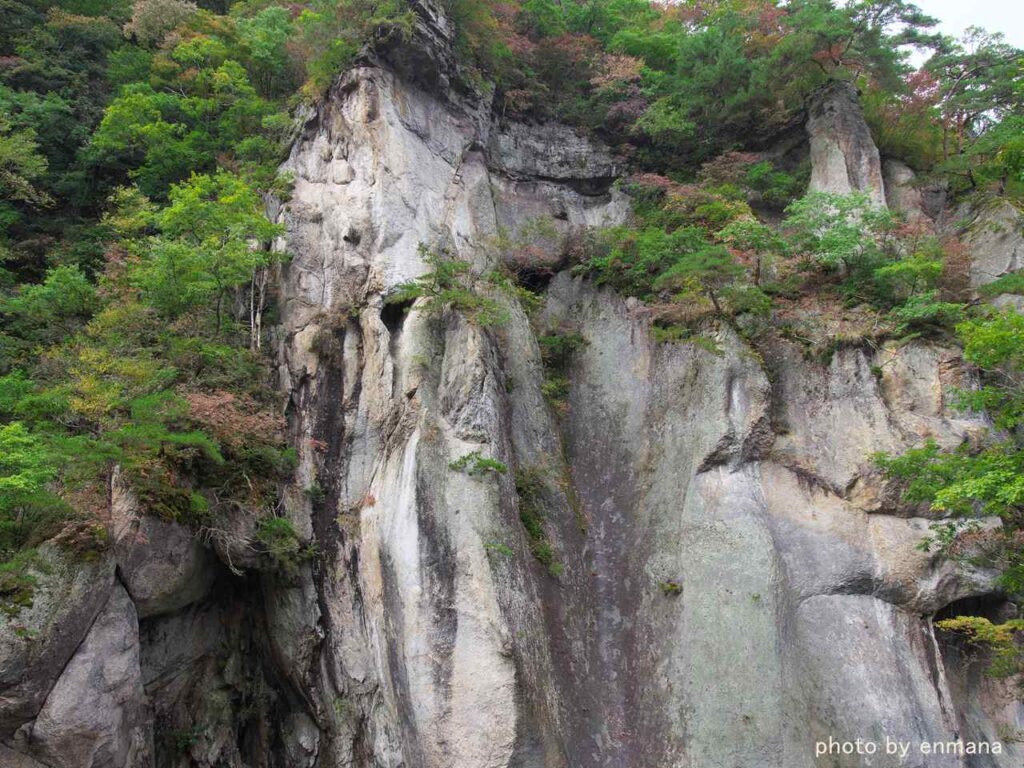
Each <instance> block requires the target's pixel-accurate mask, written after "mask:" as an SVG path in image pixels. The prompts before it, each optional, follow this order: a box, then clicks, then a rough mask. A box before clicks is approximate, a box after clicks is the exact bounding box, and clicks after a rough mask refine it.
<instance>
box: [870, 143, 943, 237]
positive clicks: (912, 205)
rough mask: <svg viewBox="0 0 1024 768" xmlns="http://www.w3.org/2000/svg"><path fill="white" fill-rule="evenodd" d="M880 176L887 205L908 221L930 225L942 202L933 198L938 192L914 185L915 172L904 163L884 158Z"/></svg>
mask: <svg viewBox="0 0 1024 768" xmlns="http://www.w3.org/2000/svg"><path fill="white" fill-rule="evenodd" d="M882 178H883V181H884V188H885V200H886V203H887V204H888V206H889V207H890V208H891V209H892V210H894V211H898V212H899V213H902V214H903V216H904V217H905V218H906V220H907V221H908V222H910V223H914V224H921V225H924V226H926V227H930V226H931V224H932V219H934V218H936V216H937V215H938V213H939V212H940V211H941V209H942V202H941V201H940V202H939V203H938V205H936V201H935V200H934V199H933V198H934V197H935V196H936V194H938V193H939V190H937V189H936V188H934V187H931V188H927V189H923V190H922V189H920V188H918V187H917V186H916V184H915V181H916V178H917V176H916V174H915V173H914V171H913V170H911V168H910V166H908V165H907V164H906V163H901V162H900V161H899V160H893V159H891V158H886V160H885V161H884V162H883V163H882Z"/></svg>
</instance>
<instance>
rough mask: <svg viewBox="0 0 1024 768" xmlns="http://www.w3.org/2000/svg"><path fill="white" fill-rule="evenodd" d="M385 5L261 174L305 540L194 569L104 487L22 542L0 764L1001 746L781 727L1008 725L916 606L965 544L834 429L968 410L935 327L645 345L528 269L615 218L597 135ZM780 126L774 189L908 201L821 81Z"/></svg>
mask: <svg viewBox="0 0 1024 768" xmlns="http://www.w3.org/2000/svg"><path fill="white" fill-rule="evenodd" d="M415 6H416V8H417V9H418V13H419V19H420V22H419V24H418V26H417V30H416V33H415V36H414V39H413V41H412V42H411V43H410V46H411V48H410V52H409V54H408V56H405V57H404V58H403V56H399V55H398V54H399V52H398V51H395V50H388V49H387V48H386V46H385V48H384V49H383V50H381V51H377V52H376V53H375V54H374V55H370V54H367V55H366V56H365V57H364V60H363V65H362V66H360V67H358V68H356V69H354V70H352V71H351V72H349V73H347V74H346V75H344V76H343V77H342V78H340V80H339V81H338V82H337V83H336V85H335V87H334V88H333V89H332V91H331V94H330V97H329V98H328V99H327V100H326V101H325V102H324V103H323V104H322V105H320V106H319V107H318V108H317V109H316V110H314V111H311V112H310V113H309V114H308V116H307V117H308V119H307V120H306V122H305V124H304V125H303V127H302V129H301V131H300V134H299V136H298V139H297V141H296V143H295V145H294V147H293V149H292V152H291V155H290V157H289V159H288V161H287V163H286V164H285V170H287V171H290V172H291V173H292V174H293V175H294V178H295V189H294V194H293V196H292V198H291V199H290V200H289V201H288V202H287V203H282V204H272V205H271V210H272V211H273V212H274V214H275V216H277V217H278V219H279V220H280V221H281V222H282V223H284V224H285V225H286V229H287V234H286V235H285V236H284V238H283V243H282V244H281V245H282V246H284V247H285V248H286V249H287V250H288V252H289V253H291V254H292V256H293V258H292V260H291V261H290V263H288V264H287V265H286V266H284V267H282V268H281V271H280V274H279V275H278V278H279V288H280V296H281V327H280V329H279V332H278V334H277V339H278V349H277V356H278V366H279V367H278V378H279V380H280V382H281V385H282V388H283V390H284V391H285V392H286V394H287V395H288V398H289V405H288V416H289V425H290V427H289V428H290V432H291V439H292V441H293V444H294V445H295V447H296V450H297V453H298V457H299V464H298V469H297V473H296V481H295V483H294V486H292V487H289V488H287V489H285V490H284V492H283V495H282V501H283V503H282V507H283V509H282V512H283V514H286V515H287V516H288V517H289V519H290V520H291V522H292V523H293V524H294V526H295V529H296V531H297V532H298V534H299V536H300V539H301V540H302V542H303V543H304V544H305V543H309V544H311V545H313V549H314V551H315V555H314V556H313V557H312V558H310V559H309V560H308V561H305V562H303V563H302V564H301V566H300V567H298V568H297V569H296V570H295V572H293V573H271V572H264V573H255V572H247V571H253V570H254V569H255V567H256V566H257V565H258V561H257V559H256V558H255V556H254V554H253V552H252V551H251V548H249V547H248V546H247V545H246V541H247V540H248V539H250V538H251V536H252V533H253V529H254V525H255V523H254V520H253V519H252V518H250V517H245V516H242V515H240V516H239V517H238V519H237V520H232V521H231V523H230V526H229V529H228V530H227V531H225V532H224V536H223V537H222V539H214V541H213V542H212V547H213V549H215V550H216V552H217V554H218V555H219V556H220V559H221V561H222V562H223V565H221V564H218V563H217V562H216V560H215V558H213V557H211V554H210V552H209V551H207V549H206V548H204V547H203V546H200V544H199V543H197V542H196V540H195V539H193V538H192V537H191V536H190V535H189V534H188V532H187V531H185V530H184V529H182V528H180V527H177V526H174V525H171V524H169V523H163V522H160V521H156V520H152V519H149V518H146V517H145V516H144V515H141V514H140V510H138V509H137V508H136V506H137V505H135V503H134V501H133V500H132V499H131V498H130V496H128V495H127V494H125V493H124V492H123V491H122V490H121V489H120V488H119V487H118V486H117V484H116V483H115V490H116V493H115V495H114V504H113V507H114V521H113V522H114V528H115V534H116V535H115V540H114V547H113V551H112V553H111V555H110V556H109V557H107V558H106V559H102V560H100V561H98V562H95V563H92V564H91V565H87V566H82V565H81V564H79V565H74V564H72V563H70V562H68V563H65V562H64V561H63V560H62V559H61V558H62V556H61V555H60V554H59V553H58V552H56V551H50V550H48V549H46V550H44V553H45V556H46V558H47V560H48V561H50V562H51V563H52V564H54V566H55V567H53V568H51V569H50V571H49V572H48V573H46V574H41V576H40V588H39V590H38V594H37V599H36V602H35V604H34V605H33V606H32V607H31V608H30V609H26V610H24V611H23V612H22V613H21V615H19V617H18V623H17V624H14V623H12V622H0V764H2V765H4V766H6V765H8V764H10V765H11V766H12V768H100V767H101V766H102V767H103V768H108V767H109V768H136V767H137V766H138V767H139V768H141V767H142V766H146V768H149V766H153V767H154V768H224V767H225V766H227V767H229V768H246V767H247V766H252V768H257V767H258V768H278V767H279V766H281V767H283V768H411V767H415V768H621V767H622V766H629V768H666V767H671V768H711V767H712V766H727V767H728V768H817V766H821V765H826V764H827V765H834V766H843V768H847V767H849V768H854V767H856V768H868V767H869V766H870V767H872V768H878V766H884V767H885V768H889V767H890V766H892V768H895V767H896V766H904V768H905V767H906V766H920V768H925V766H928V768H931V767H932V766H940V767H944V766H953V765H956V766H964V768H1013V767H1015V766H1019V765H1020V764H1021V761H1022V759H1024V753H1022V749H1021V746H1020V745H1019V744H1012V743H1009V742H1007V743H1005V744H1004V745H1003V747H1004V750H1003V754H1002V755H1000V756H992V757H990V758H986V759H985V760H983V761H967V760H962V759H959V758H957V759H951V758H938V759H936V758H932V759H925V758H922V757H921V756H920V754H915V755H913V756H912V757H910V758H908V759H906V760H903V761H899V760H895V759H892V758H889V757H867V756H863V755H860V756H857V755H853V756H849V755H840V756H838V757H835V758H834V759H833V758H829V761H828V762H822V760H816V759H815V743H816V742H817V741H820V740H824V739H827V738H829V737H834V738H836V739H839V740H847V739H849V740H855V739H862V740H873V741H877V740H881V739H884V738H885V737H887V736H888V737H890V738H892V739H899V740H901V741H909V742H911V743H912V744H914V745H915V746H916V745H917V744H919V743H920V742H923V741H949V740H953V739H956V738H958V737H962V738H965V739H974V740H989V741H991V740H996V739H1000V738H1003V734H1006V733H1011V732H1012V730H1013V729H1015V728H1021V727H1022V726H1024V706H1022V705H1021V703H1020V702H1019V701H1018V700H1017V699H1015V698H1014V692H1013V689H1012V688H1011V687H1010V686H1009V685H1003V684H999V683H996V682H994V681H992V680H989V679H987V678H986V677H985V676H984V675H983V674H982V666H983V665H982V663H981V662H979V661H977V660H974V659H971V658H967V657H966V656H965V654H964V653H963V652H962V649H961V648H959V647H957V646H956V644H955V641H954V640H952V639H950V638H948V637H943V636H942V635H940V634H937V633H936V632H935V631H934V629H933V626H932V621H933V617H934V615H935V614H936V613H937V612H939V611H941V610H943V609H944V608H946V607H947V606H950V605H951V604H956V605H971V604H973V603H975V602H977V603H984V604H986V605H990V604H996V603H998V600H999V597H998V593H997V592H996V590H995V588H994V586H993V581H992V577H993V575H992V574H991V573H987V572H984V571H981V570H965V569H961V568H958V567H956V566H955V565H954V564H952V563H950V562H948V561H945V560H943V559H941V558H939V557H937V556H936V555H934V554H930V553H927V552H922V551H920V550H919V549H918V548H917V545H918V543H919V542H920V541H921V540H922V539H923V538H924V537H925V536H926V535H928V532H929V525H930V524H931V523H932V522H934V520H932V519H929V518H926V517H925V516H924V515H923V512H922V510H920V509H917V508H914V507H910V506H907V505H902V504H898V503H897V502H896V498H897V496H898V494H896V493H895V492H894V491H895V489H893V488H892V487H890V486H889V485H888V484H887V483H886V482H884V481H883V480H882V478H880V477H879V476H878V474H877V472H875V470H874V469H873V466H872V463H871V460H870V455H871V454H872V453H874V452H877V451H889V452H894V453H895V452H900V451H903V450H905V449H907V448H909V447H911V446H914V445H917V444H918V443H919V442H920V441H921V440H922V439H924V438H926V437H932V438H934V439H936V440H937V441H938V442H939V443H940V444H942V445H944V446H955V445H957V444H959V443H960V442H962V441H964V440H966V439H971V438H972V437H973V436H974V435H975V434H976V433H977V432H978V431H979V430H982V429H984V428H985V426H986V425H985V423H984V421H983V420H982V419H981V418H979V417H976V416H974V415H971V414H963V413H959V412H955V411H953V410H952V409H951V408H950V407H949V403H948V402H947V397H948V395H947V393H948V392H949V390H950V389H951V388H952V387H954V386H970V385H971V374H970V372H969V371H968V370H967V369H966V367H965V366H964V365H963V363H962V360H961V359H960V356H959V353H958V352H957V351H956V350H955V349H952V348H946V347H944V346H942V345H939V344H936V343H928V342H922V341H912V342H909V343H907V344H903V345H896V344H891V345H885V346H883V347H882V348H880V349H868V348H858V347H843V348H840V349H838V350H837V351H836V352H835V354H834V355H832V357H831V359H830V360H828V361H827V362H822V361H812V360H808V359H805V357H804V355H803V354H802V351H801V349H800V348H798V347H797V346H796V345H795V344H793V343H791V342H788V341H786V340H784V339H781V338H769V339H767V340H762V341H760V342H758V345H757V347H756V348H755V347H754V346H752V345H751V343H750V342H748V341H746V340H744V339H743V338H741V337H740V336H739V335H738V334H737V333H736V332H735V331H734V330H733V329H732V328H731V327H729V326H726V325H714V324H709V325H707V326H706V327H704V328H702V329H701V331H700V332H701V336H700V337H699V338H698V339H697V340H695V341H693V342H689V343H669V344H666V343H656V342H655V341H654V339H653V338H652V334H651V328H650V319H649V317H648V315H647V314H646V313H645V312H644V308H643V307H642V306H640V305H639V304H638V303H637V302H636V301H633V300H630V301H624V300H622V299H621V298H620V297H618V296H616V295H615V294H614V293H612V292H610V291H608V290H604V289H598V288H597V287H595V286H594V285H593V284H591V283H589V282H587V281H586V280H584V279H582V278H578V277H573V276H572V275H571V273H570V272H569V271H567V270H565V269H564V267H565V266H566V262H567V259H566V251H567V250H568V249H569V248H570V247H571V246H572V242H573V238H574V236H575V235H576V234H578V233H579V232H580V231H581V230H583V229H586V228H588V227H597V226H605V225H610V224H616V223H620V222H622V221H624V220H625V219H626V217H627V216H628V215H629V208H628V204H627V202H626V200H625V198H624V197H623V196H622V195H621V194H620V193H619V192H618V191H617V189H615V187H614V186H612V185H610V184H609V181H610V180H611V179H612V178H614V176H616V175H617V174H618V173H619V172H620V171H619V163H618V161H617V160H616V159H615V157H614V156H613V155H612V154H611V153H610V152H609V151H608V150H607V149H606V148H603V147H601V146H599V145H597V144H595V143H593V142H590V141H588V140H587V139H585V138H584V137H582V136H580V135H578V134H576V133H575V132H573V131H570V130H568V129H566V128H564V127H557V126H550V125H548V126H527V125H519V124H514V123H511V124H510V123H501V122H496V121H494V120H493V119H492V116H491V111H490V107H489V105H488V104H487V103H486V99H480V98H479V97H475V98H474V97H472V96H470V95H467V94H460V93H459V92H458V89H457V88H456V87H455V86H454V85H452V81H453V79H454V78H457V75H458V73H457V71H456V70H455V69H454V66H455V65H454V63H453V60H452V58H451V55H450V54H451V45H452V42H453V38H452V34H451V27H450V25H449V24H448V23H447V20H446V18H445V17H444V14H443V13H442V12H441V11H440V7H441V6H440V5H439V4H437V3H435V2H433V1H432V0H424V1H423V2H417V3H415ZM393 59H394V60H399V59H402V60H404V61H406V62H407V63H408V62H412V63H413V64H414V65H415V66H417V67H420V68H421V69H423V70H424V71H423V72H421V73H419V74H416V75H414V74H413V73H411V72H409V71H408V67H406V68H404V69H403V68H402V67H396V66H395V65H394V63H393V61H392V60H393ZM375 62H376V63H375ZM389 62H390V63H389ZM416 62H419V63H418V64H416ZM427 70H429V72H428V71H427ZM427 75H430V76H429V77H428V76H427ZM808 132H809V134H810V137H811V147H812V156H813V165H814V173H813V179H812V188H814V189H819V190H822V191H832V192H840V193H842V192H849V191H852V190H863V191H866V192H868V193H869V195H870V196H871V198H872V200H873V201H875V202H876V203H877V204H879V205H883V204H885V192H886V189H887V190H888V192H889V195H890V204H892V205H893V206H894V207H897V208H903V209H906V211H907V213H908V215H910V214H911V213H912V212H914V211H918V210H923V209H924V208H925V207H926V204H925V202H923V201H918V200H917V199H916V198H914V197H913V188H912V187H911V186H910V185H909V179H908V177H907V175H906V173H904V170H903V169H901V168H899V167H897V166H894V165H891V164H890V165H889V166H887V171H888V175H889V178H890V179H891V183H890V184H888V185H884V184H883V181H882V171H881V165H880V164H879V161H878V153H877V151H876V150H875V149H874V146H873V144H872V143H871V140H870V135H869V134H867V129H866V126H865V125H864V123H863V117H862V115H861V114H860V112H859V106H858V105H857V102H856V94H855V93H854V92H853V91H852V89H850V88H848V87H846V86H835V87H833V88H832V89H831V90H830V91H827V92H824V93H822V94H819V96H818V98H817V100H816V101H815V103H814V104H812V107H811V119H810V123H809V126H808ZM421 244H423V245H425V246H426V247H428V248H431V249H441V248H444V249H447V250H448V251H450V252H452V253H453V254H455V255H457V256H459V257H460V258H462V259H464V260H466V261H467V262H469V263H470V265H471V269H472V271H473V274H474V275H475V277H476V278H477V286H476V290H478V291H480V292H484V293H487V295H488V296H490V297H491V298H492V299H494V300H495V301H497V302H499V303H500V304H501V305H502V306H503V307H504V309H505V310H506V312H507V321H506V322H505V323H503V324H501V325H499V326H496V327H492V328H481V327H479V326H478V325H474V324H473V323H471V322H469V321H468V320H467V319H466V318H465V317H463V316H461V315H460V314H459V313H458V312H455V311H453V310H448V311H446V312H444V313H442V314H441V315H439V316H438V315H429V314H427V313H426V312H424V311H422V309H423V302H422V301H420V302H419V303H417V304H413V305H411V306H407V305H404V304H403V305H396V304H392V303H389V302H388V301H387V298H388V296H389V294H391V293H392V292H393V291H394V289H395V288H396V287H397V286H399V285H400V284H402V283H404V282H406V281H408V280H410V279H413V278H416V277H418V276H421V275H423V274H424V273H425V272H426V271H427V270H428V268H429V267H428V265H427V263H426V261H425V259H424V254H423V252H422V250H421V248H420V245H421ZM990 245H991V244H990V243H988V241H979V242H978V243H975V246H976V247H978V248H988V247H990ZM992 247H994V246H992ZM1000 247H1001V246H1000ZM1004 250H1005V249H1004ZM1010 250H1011V251H1012V247H1011V248H1010ZM1004 256H1005V254H1004ZM1000 258H1002V257H1000ZM1013 258H1016V256H1013ZM1013 263H1015V262H1013ZM996 266H997V267H998V268H999V269H1005V268H1006V267H1005V266H1004V267H999V266H998V265H996ZM499 267H511V268H513V269H520V270H522V271H523V272H524V273H525V274H527V276H529V277H532V278H533V279H535V281H536V282H537V283H538V284H539V285H544V286H545V291H544V297H543V301H542V306H540V307H539V308H538V309H534V310H532V311H531V312H530V313H527V311H526V310H525V309H524V307H523V306H521V304H520V300H519V298H517V295H516V294H514V293H512V292H505V291H502V290H500V289H498V288H496V287H494V285H493V281H491V280H490V279H489V276H490V275H491V273H492V272H493V271H494V270H495V269H496V268H499ZM980 268H981V267H979V269H980ZM552 275H553V277H552ZM549 278H550V283H547V282H546V281H547V280H548V279H549ZM554 331H557V332H561V333H578V334H580V336H581V338H582V339H583V340H584V342H585V343H584V344H582V345H581V346H580V348H579V349H577V350H576V351H575V352H574V353H573V354H572V356H571V359H570V360H569V362H568V364H567V368H566V370H564V371H559V372H553V371H550V370H545V368H544V365H543V363H542V359H541V354H540V347H539V344H538V336H539V335H541V334H547V333H551V332H554ZM555 375H559V376H562V375H564V376H565V378H566V380H567V381H568V382H569V383H568V385H567V386H568V388H567V391H565V392H564V393H558V392H557V391H555V392H553V390H555V389H557V388H553V387H551V386H550V385H551V383H552V382H551V379H552V377H553V376H555ZM474 456H478V457H486V458H490V459H493V460H494V461H496V462H499V463H498V464H496V465H493V467H492V468H493V470H494V471H473V469H474V461H473V457H474ZM460 460H465V461H463V462H461V463H460ZM501 467H504V471H502V470H501ZM314 489H316V492H315V493H314V492H313V490H314ZM524 522H526V523H529V530H528V528H527V526H525V525H524ZM115 566H116V569H117V572H118V574H119V579H120V581H118V580H117V578H118V576H115ZM225 566H227V567H225ZM961 601H962V602H961Z"/></svg>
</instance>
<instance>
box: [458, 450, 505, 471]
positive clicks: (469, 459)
mask: <svg viewBox="0 0 1024 768" xmlns="http://www.w3.org/2000/svg"><path fill="white" fill-rule="evenodd" d="M448 468H449V469H453V470H455V471H456V472H465V473H466V474H467V475H482V474H485V473H492V474H497V475H503V474H505V473H506V472H508V467H507V466H505V465H504V464H502V463H501V462H500V461H498V460H497V459H490V458H488V457H486V456H483V455H481V453H480V452H479V451H473V452H472V453H467V454H466V455H465V456H463V457H462V458H460V459H456V460H455V461H453V462H452V463H451V464H449V465H448Z"/></svg>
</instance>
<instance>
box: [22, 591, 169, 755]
mask: <svg viewBox="0 0 1024 768" xmlns="http://www.w3.org/2000/svg"><path fill="white" fill-rule="evenodd" d="M151 728H152V723H151V720H150V718H149V715H148V712H147V710H146V700H145V693H144V691H143V689H142V674H141V669H140V666H139V631H138V618H137V616H136V613H135V606H134V605H133V604H132V601H131V599H130V598H129V597H128V593H127V592H125V590H124V589H123V588H122V587H120V586H118V587H115V588H114V590H113V592H112V593H111V595H110V599H109V600H108V601H107V604H106V606H105V607H104V608H103V610H102V611H101V612H100V614H99V615H98V616H97V617H96V621H95V622H93V625H92V628H91V629H90V630H89V634H87V635H86V636H85V639H84V640H83V641H82V644H81V645H80V646H79V647H78V649H77V650H76V651H75V655H74V656H73V657H72V659H71V661H70V662H69V663H68V665H67V666H66V667H65V668H64V671H63V672H62V673H61V676H60V678H59V679H58V680H57V683H56V685H54V687H53V689H52V690H51V691H50V693H49V696H47V699H46V703H45V704H44V705H43V708H42V710H41V711H40V712H39V715H38V717H36V720H35V723H34V724H33V726H32V729H31V733H30V735H29V737H28V740H27V741H28V751H29V753H30V754H32V755H33V756H34V757H36V758H37V759H38V760H40V761H41V762H43V763H44V764H46V765H48V766H50V768H108V767H109V768H121V767H122V766H123V767H124V768H141V767H142V766H147V765H151V764H152V760H153V744H152V742H153V734H152V730H151Z"/></svg>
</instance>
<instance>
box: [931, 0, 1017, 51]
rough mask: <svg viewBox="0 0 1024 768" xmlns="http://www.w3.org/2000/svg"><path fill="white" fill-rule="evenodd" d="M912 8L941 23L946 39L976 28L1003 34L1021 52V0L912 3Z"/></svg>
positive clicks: (934, 0)
mask: <svg viewBox="0 0 1024 768" xmlns="http://www.w3.org/2000/svg"><path fill="white" fill-rule="evenodd" d="M913 2H914V4H915V5H916V6H917V7H918V8H920V9H921V10H922V11H924V12H925V13H927V14H928V15H929V16H934V17H935V18H936V19H938V20H939V21H940V22H941V23H940V24H939V29H940V30H941V31H942V32H944V33H946V34H948V35H959V34H960V33H961V32H963V31H964V30H965V29H966V28H967V27H970V26H976V27H981V28H983V29H987V30H988V31H989V32H1002V33H1003V34H1004V35H1005V36H1006V40H1007V42H1009V43H1012V44H1013V45H1016V46H1017V47H1018V48H1024V2H1022V1H1021V0H913Z"/></svg>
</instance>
